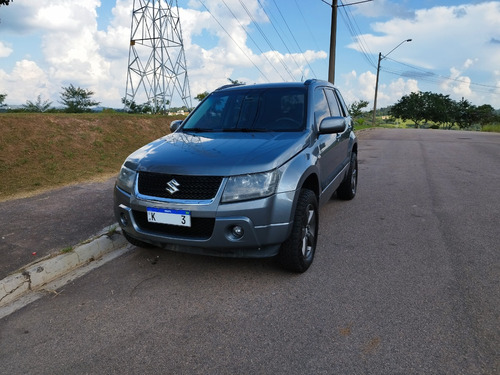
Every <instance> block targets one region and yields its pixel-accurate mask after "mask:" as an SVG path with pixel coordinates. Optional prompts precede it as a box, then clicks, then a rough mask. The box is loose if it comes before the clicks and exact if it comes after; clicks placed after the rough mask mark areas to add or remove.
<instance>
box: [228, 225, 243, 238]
mask: <svg viewBox="0 0 500 375" xmlns="http://www.w3.org/2000/svg"><path fill="white" fill-rule="evenodd" d="M231 233H232V234H233V236H234V238H241V237H243V234H244V233H245V231H244V230H243V228H242V227H240V226H239V225H235V226H234V227H233V229H232V230H231Z"/></svg>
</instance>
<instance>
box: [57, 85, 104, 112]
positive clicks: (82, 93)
mask: <svg viewBox="0 0 500 375" xmlns="http://www.w3.org/2000/svg"><path fill="white" fill-rule="evenodd" d="M62 89H63V91H62V93H61V101H60V103H61V104H64V105H65V106H66V108H65V111H66V112H68V113H81V112H90V107H94V106H96V105H99V104H100V102H96V101H93V100H92V99H91V97H92V95H94V92H93V91H90V90H85V89H82V88H80V87H75V86H73V84H70V85H69V86H68V87H63V88H62Z"/></svg>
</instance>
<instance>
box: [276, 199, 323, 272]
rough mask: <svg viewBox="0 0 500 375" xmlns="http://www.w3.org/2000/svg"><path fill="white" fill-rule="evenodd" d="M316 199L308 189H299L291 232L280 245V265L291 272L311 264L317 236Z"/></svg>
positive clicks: (304, 268) (302, 270) (301, 270)
mask: <svg viewBox="0 0 500 375" xmlns="http://www.w3.org/2000/svg"><path fill="white" fill-rule="evenodd" d="M318 224H319V217H318V200H317V198H316V194H314V192H312V191H311V190H308V189H302V190H301V191H300V195H299V200H298V202H297V208H296V210H295V217H294V221H293V227H292V233H291V234H290V237H289V238H288V239H287V240H286V241H285V242H284V243H283V244H282V245H281V249H280V253H279V255H278V258H279V262H280V264H281V266H282V267H283V268H285V269H287V270H289V271H292V272H299V273H302V272H305V271H306V270H307V269H308V268H309V266H310V265H311V263H312V261H313V258H314V253H315V251H316V242H317V237H318Z"/></svg>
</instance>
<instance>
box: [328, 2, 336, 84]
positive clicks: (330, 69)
mask: <svg viewBox="0 0 500 375" xmlns="http://www.w3.org/2000/svg"><path fill="white" fill-rule="evenodd" d="M337 3H338V0H333V4H332V26H331V32H330V64H329V67H328V82H330V83H332V84H335V50H336V46H337V8H338V6H337Z"/></svg>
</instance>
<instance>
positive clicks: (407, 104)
mask: <svg viewBox="0 0 500 375" xmlns="http://www.w3.org/2000/svg"><path fill="white" fill-rule="evenodd" d="M424 108H425V101H424V94H423V93H422V92H418V93H417V92H412V93H410V94H409V95H405V96H403V97H402V98H401V99H399V101H398V102H397V103H396V104H394V105H393V106H392V108H391V110H390V114H391V116H393V117H399V118H401V119H403V120H411V121H413V122H414V123H415V127H416V128H418V127H419V126H420V123H421V122H423V121H425V116H424V113H425V112H424Z"/></svg>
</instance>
